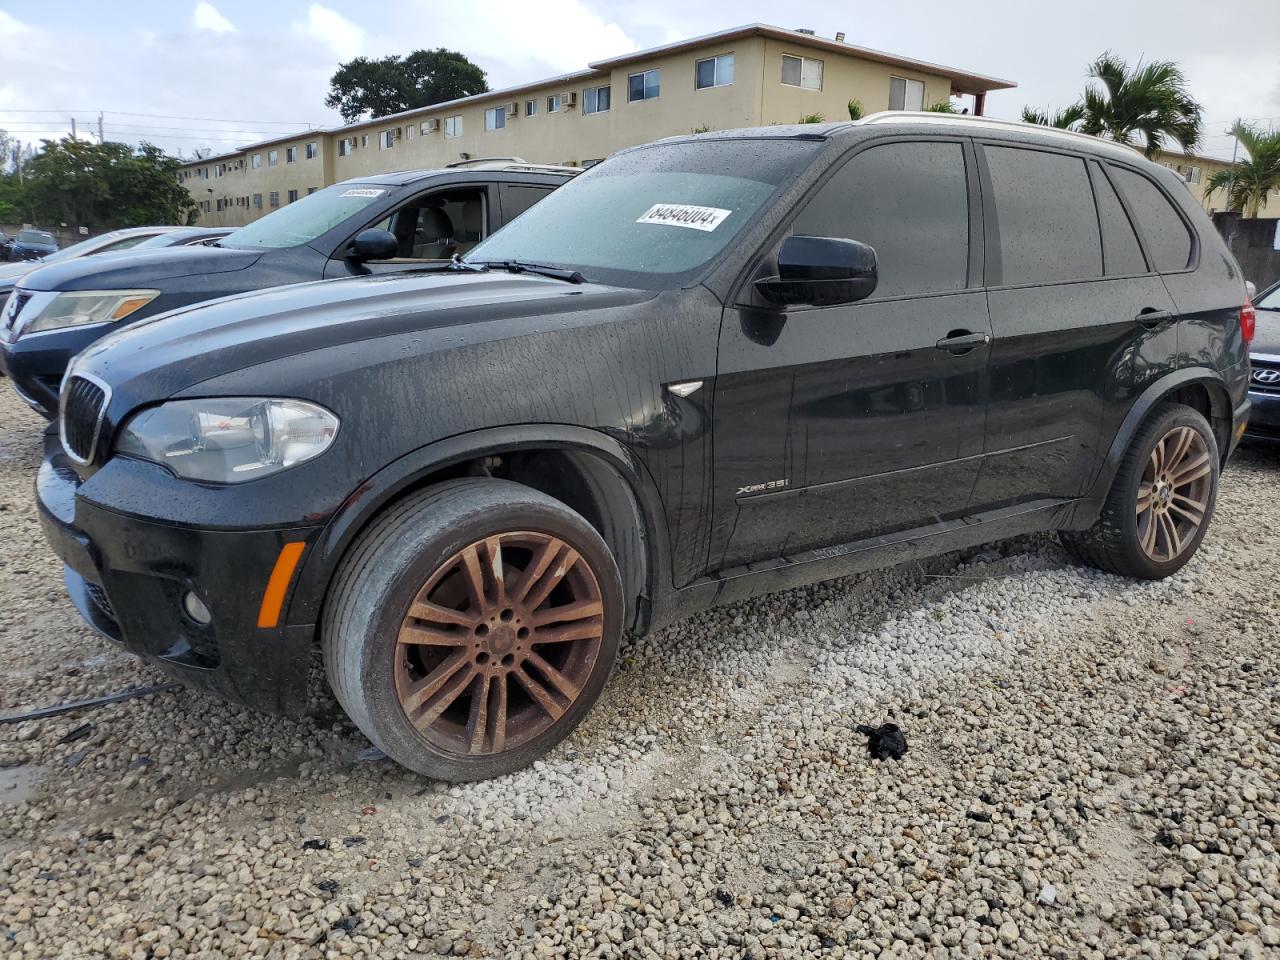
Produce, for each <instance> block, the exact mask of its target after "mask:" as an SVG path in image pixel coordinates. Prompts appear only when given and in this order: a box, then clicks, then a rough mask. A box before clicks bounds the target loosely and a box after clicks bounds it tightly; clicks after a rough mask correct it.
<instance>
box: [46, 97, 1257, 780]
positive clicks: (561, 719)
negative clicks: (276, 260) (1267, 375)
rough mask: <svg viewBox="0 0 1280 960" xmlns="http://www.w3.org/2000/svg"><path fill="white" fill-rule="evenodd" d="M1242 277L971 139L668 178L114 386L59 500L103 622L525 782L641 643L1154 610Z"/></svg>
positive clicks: (1236, 408)
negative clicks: (881, 581) (861, 588)
mask: <svg viewBox="0 0 1280 960" xmlns="http://www.w3.org/2000/svg"><path fill="white" fill-rule="evenodd" d="M1246 300H1247V298H1246V292H1245V283H1244V279H1243V277H1241V275H1240V272H1239V268H1238V267H1237V265H1236V263H1235V261H1234V260H1233V259H1232V257H1231V255H1230V254H1229V253H1228V251H1227V249H1226V247H1225V246H1224V244H1223V242H1222V240H1221V239H1220V238H1219V236H1218V234H1217V232H1216V231H1215V230H1214V228H1213V226H1212V224H1211V223H1210V222H1209V219H1208V217H1207V216H1206V215H1205V213H1204V212H1203V210H1201V209H1200V208H1199V206H1197V205H1196V204H1195V202H1194V201H1193V200H1192V199H1191V196H1190V194H1189V193H1188V192H1187V190H1186V188H1185V187H1184V186H1183V185H1182V184H1180V183H1179V182H1178V180H1177V178H1176V177H1175V175H1174V174H1173V173H1172V172H1171V171H1169V170H1166V169H1165V168H1163V167H1160V166H1158V165H1156V164H1153V163H1150V162H1148V161H1146V160H1144V159H1143V158H1142V157H1141V156H1140V155H1139V154H1137V153H1136V152H1134V151H1132V150H1129V149H1128V148H1125V147H1122V146H1118V145H1115V144H1110V143H1107V142H1104V141H1101V140H1095V139H1093V138H1090V137H1084V136H1081V135H1077V134H1070V133H1066V132H1055V131H1050V130H1045V129H1042V128H1036V127H1028V126H1024V125H1021V124H1010V123H1001V122H996V121H989V120H982V119H974V118H965V119H960V118H947V117H942V116H939V115H937V114H929V115H912V114H902V113H895V114H892V115H883V114H882V115H877V116H873V117H871V118H868V119H867V120H863V121H861V122H858V123H844V124H831V125H814V126H809V125H806V126H796V127H785V126H779V127H771V128H764V129H753V130H742V131H736V132H719V133H714V134H707V135H701V136H694V137H681V138H675V139H671V140H666V141H662V142H660V143H656V144H650V145H648V146H643V147H636V148H633V149H630V150H627V151H624V152H622V153H620V154H617V155H615V156H614V157H613V158H611V159H609V160H607V161H605V162H604V163H602V164H600V165H599V166H597V167H594V168H593V169H591V170H590V171H589V172H587V173H584V174H583V175H582V176H581V177H579V178H578V179H577V180H575V181H574V182H572V183H570V184H569V185H567V186H566V187H564V188H563V189H561V190H559V191H557V192H556V193H554V194H552V195H551V196H550V197H549V198H548V199H547V200H546V201H544V202H543V203H541V204H539V205H538V206H536V207H534V208H533V209H532V210H530V211H529V212H528V213H526V214H525V215H524V216H522V217H521V218H520V219H519V220H518V221H516V222H515V223H512V224H510V225H509V226H507V227H506V228H505V229H504V230H503V231H502V232H501V233H498V234H496V235H494V236H493V237H491V238H489V239H488V240H486V241H485V242H484V243H482V244H480V245H479V246H477V247H476V248H475V249H473V250H471V251H470V253H468V255H467V256H466V257H465V258H464V260H463V261H462V262H461V263H458V264H455V265H454V266H453V267H451V268H450V269H448V270H447V271H441V272H436V273H429V274H413V275H400V276H378V277H369V278H365V279H353V280H346V281H342V282H337V283H320V284H316V283H312V284H302V285H298V286H293V287H288V288H281V289H277V290H273V291H269V292H266V293H263V294H260V295H256V296H244V297H236V298H230V299H226V300H223V301H220V302H218V303H215V304H209V305H206V306H203V307H197V308H193V309H190V310H186V311H179V312H177V313H174V314H170V315H169V316H166V317H163V318H160V319H159V320H157V321H155V322H150V323H142V324H139V325H137V326H135V327H134V328H132V329H130V330H127V331H124V332H123V333H121V334H118V335H115V336H112V337H110V338H108V339H106V340H103V341H102V342H100V343H98V344H96V345H95V346H94V347H91V348H90V349H89V350H88V351H86V352H85V353H84V354H82V355H81V356H80V357H78V358H77V360H76V362H75V363H74V365H73V366H72V368H71V369H70V371H69V372H68V377H67V381H66V384H65V386H64V387H63V391H62V413H61V419H60V428H61V438H60V439H59V438H58V437H56V436H53V435H52V434H50V435H49V439H48V447H47V452H46V458H45V461H44V464H43V466H42V468H41V470H40V474H39V479H38V484H37V486H38V493H39V500H40V505H41V512H42V518H43V522H44V527H45V530H46V533H47V535H48V537H49V540H50V541H51V543H52V544H53V545H54V547H55V549H56V550H57V551H58V553H59V554H60V555H61V557H62V558H63V559H64V560H65V562H66V564H67V584H68V587H69V589H70V592H71V595H72V597H73V599H74V601H75V603H76V604H77V606H78V607H79V609H80V611H81V612H82V614H83V615H84V616H85V617H86V618H87V619H88V621H89V622H90V623H92V624H93V625H94V626H95V627H97V628H98V629H99V630H100V631H102V632H103V633H105V634H107V635H108V636H111V637H115V638H117V639H119V640H120V641H122V642H123V643H124V644H125V645H126V646H127V647H128V648H129V649H131V650H133V651H135V652H137V653H138V654H140V655H141V656H144V657H146V658H148V659H150V660H153V661H154V662H156V663H159V664H162V665H164V666H165V667H166V668H167V669H169V670H171V671H172V672H174V673H175V674H177V675H178V676H180V677H182V678H183V680H184V681H186V682H188V683H191V684H194V685H199V686H203V687H205V688H207V689H209V690H212V691H215V692H217V693H219V694H221V695H223V696H225V697H230V698H233V699H236V700H240V701H242V702H245V703H248V704H251V705H253V706H256V707H261V708H267V709H276V710H284V711H293V710H299V709H301V708H302V706H303V704H304V702H305V699H306V697H305V691H306V678H307V664H308V661H309V658H310V656H311V654H312V652H313V650H314V649H315V647H316V646H317V645H318V646H319V647H320V650H321V651H322V654H323V657H324V661H325V664H326V668H327V671H328V676H329V678H330V681H331V683H332V686H333V689H334V691H335V692H336V694H337V696H338V699H339V700H340V701H341V703H342V704H343V706H344V707H345V708H346V710H347V711H348V712H349V714H350V716H351V717H352V719H353V720H354V721H355V722H356V724H357V725H358V726H359V727H360V728H361V729H362V730H363V731H364V732H365V733H366V734H367V735H368V736H369V738H370V739H371V740H372V741H373V742H374V743H376V744H377V745H378V746H379V747H381V748H382V749H383V750H384V751H385V752H386V753H387V754H389V755H390V756H392V757H394V758H395V759H396V760H398V761H399V762H401V763H402V764H404V765H406V766H408V767H411V768H412V769H414V770H417V771H421V772H423V773H426V774H429V775H431V776H436V777H444V778H449V779H468V778H475V777H484V776H490V775H493V774H497V773H501V772H504V771H509V770H512V769H515V768H517V767H519V766H521V765H522V764H525V763H528V762H529V761H530V760H532V759H533V758H535V757H537V756H538V755H540V754H541V753H543V752H544V751H545V750H547V749H548V748H549V747H550V746H551V745H553V744H554V743H556V742H557V741H559V740H560V739H561V738H562V737H564V736H565V735H566V734H567V733H568V732H569V730H571V729H572V728H573V727H574V725H575V724H577V723H578V722H579V721H580V720H581V719H582V717H583V716H584V714H585V713H586V712H587V710H588V709H589V708H590V706H591V704H592V703H593V702H594V701H595V700H596V698H597V697H598V696H599V694H600V692H601V690H602V688H603V686H604V684H605V681H606V679H607V677H608V675H609V672H610V669H611V667H612V665H613V662H614V659H615V657H616V655H617V651H618V642H619V637H620V635H621V633H622V632H623V631H624V630H631V631H636V632H644V631H647V630H653V629H655V628H657V627H659V626H662V625H663V624H667V623H670V622H671V621H672V620H674V619H676V618H677V617H681V616H684V615H686V614H689V613H690V612H692V611H696V610H699V609H702V608H705V607H708V606H710V605H713V604H723V603H728V602H732V601H736V600H740V599H742V598H744V597H749V596H752V595H754V594H758V593H762V592H765V591H771V590H777V589H780V588H784V587H789V586H795V585H798V584H803V583H807V582H812V581H816V580H821V579H826V578H830V577H837V576H841V575H845V574H849V573H851V572H854V571H859V570H865V569H868V568H871V567H876V566H883V565H887V564H893V563H897V562H900V561H903V560H907V559H910V558H913V557H919V556H923V555H927V554H935V553H940V552H943V551H949V550H954V549H956V548H959V547H965V546H969V545H973V544H979V543H983V542H988V541H991V540H995V539H999V538H1002V537H1008V536H1012V535H1016V534H1022V533H1026V532H1029V531H1040V530H1057V531H1060V532H1061V536H1062V538H1063V540H1064V542H1065V543H1066V544H1067V546H1068V547H1069V549H1070V550H1071V551H1072V552H1073V553H1074V554H1076V555H1077V556H1078V557H1080V558H1082V559H1083V560H1085V561H1087V562H1089V563H1092V564H1095V565H1097V566H1099V567H1102V568H1103V569H1106V570H1110V571H1112V572H1114V573H1118V574H1122V575H1127V576H1133V577H1146V578H1158V577H1165V576H1168V575H1170V574H1172V573H1173V572H1174V571H1176V570H1178V569H1179V568H1180V567H1181V566H1182V565H1183V564H1184V563H1186V562H1187V560H1188V558H1189V557H1190V556H1191V555H1192V553H1193V552H1194V551H1195V550H1196V547H1197V545H1198V544H1199V543H1200V540H1201V538H1202V537H1203V536H1204V533H1205V529H1206V527H1207V525H1208V523H1209V520H1210V517H1211V515H1212V512H1213V507H1214V499H1215V495H1216V491H1217V484H1218V472H1219V470H1220V469H1221V467H1222V466H1223V464H1224V463H1225V461H1226V458H1227V456H1228V454H1229V453H1230V452H1231V450H1232V449H1233V447H1234V446H1235V444H1236V442H1237V440H1238V439H1239V436H1240V433H1241V431H1242V430H1243V429H1244V425H1245V420H1246V416H1247V413H1248V409H1249V403H1248V400H1247V399H1246V391H1247V385H1248V376H1249V364H1248V357H1247V347H1248V340H1249V337H1250V335H1251V314H1250V313H1249V312H1247V311H1245V310H1244V309H1242V308H1243V305H1244V304H1245V303H1246Z"/></svg>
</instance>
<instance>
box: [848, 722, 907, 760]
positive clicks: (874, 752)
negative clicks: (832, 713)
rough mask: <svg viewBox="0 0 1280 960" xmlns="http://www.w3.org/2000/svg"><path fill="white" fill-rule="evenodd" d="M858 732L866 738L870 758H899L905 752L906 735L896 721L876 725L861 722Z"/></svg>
mask: <svg viewBox="0 0 1280 960" xmlns="http://www.w3.org/2000/svg"><path fill="white" fill-rule="evenodd" d="M858 732H859V733H861V734H863V735H864V736H865V737H866V738H867V753H869V754H870V755H871V759H872V760H901V759H902V756H903V754H905V753H906V752H907V738H906V735H905V734H904V733H903V732H902V731H901V730H900V729H898V725H897V724H896V723H882V724H880V726H878V727H869V726H867V725H865V724H863V725H861V726H859V727H858Z"/></svg>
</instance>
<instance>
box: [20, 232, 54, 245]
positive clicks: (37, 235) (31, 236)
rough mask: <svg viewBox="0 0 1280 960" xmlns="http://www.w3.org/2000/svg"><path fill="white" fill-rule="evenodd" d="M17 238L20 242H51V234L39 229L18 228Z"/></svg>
mask: <svg viewBox="0 0 1280 960" xmlns="http://www.w3.org/2000/svg"><path fill="white" fill-rule="evenodd" d="M18 240H19V241H21V242H22V243H44V244H51V243H53V234H52V233H44V232H42V231H40V230H20V231H19V232H18Z"/></svg>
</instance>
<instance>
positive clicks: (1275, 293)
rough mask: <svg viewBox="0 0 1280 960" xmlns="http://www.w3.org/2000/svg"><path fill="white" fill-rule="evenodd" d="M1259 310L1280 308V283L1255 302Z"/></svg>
mask: <svg viewBox="0 0 1280 960" xmlns="http://www.w3.org/2000/svg"><path fill="white" fill-rule="evenodd" d="M1254 306H1256V307H1257V308H1258V309H1259V310H1280V284H1276V285H1275V286H1274V287H1272V288H1271V289H1270V290H1269V291H1267V292H1266V293H1264V294H1263V295H1262V298H1261V299H1260V300H1259V301H1258V302H1257V303H1256V304H1254Z"/></svg>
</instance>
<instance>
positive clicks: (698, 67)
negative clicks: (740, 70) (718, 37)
mask: <svg viewBox="0 0 1280 960" xmlns="http://www.w3.org/2000/svg"><path fill="white" fill-rule="evenodd" d="M695 75H696V77H697V79H696V80H695V81H694V86H696V87H697V88H698V89H699V90H703V89H705V88H707V87H727V86H728V85H729V84H731V83H733V54H732V53H723V54H721V55H720V56H718V57H708V58H707V59H705V60H699V61H698V62H697V63H696V64H695Z"/></svg>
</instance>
